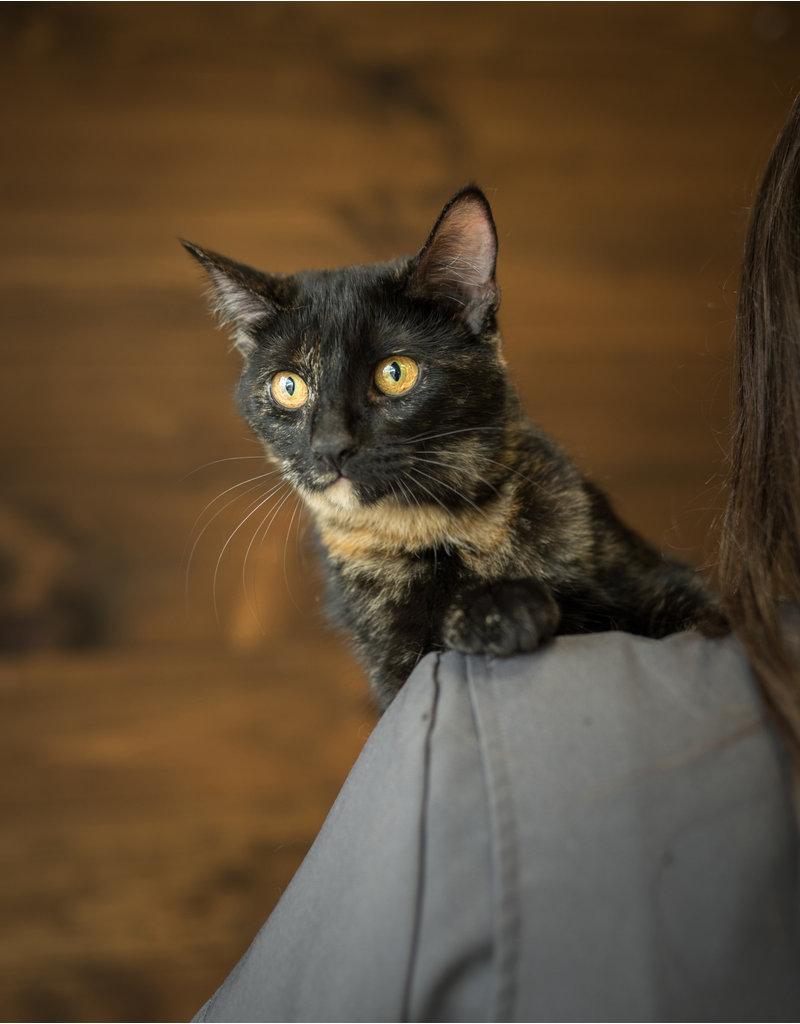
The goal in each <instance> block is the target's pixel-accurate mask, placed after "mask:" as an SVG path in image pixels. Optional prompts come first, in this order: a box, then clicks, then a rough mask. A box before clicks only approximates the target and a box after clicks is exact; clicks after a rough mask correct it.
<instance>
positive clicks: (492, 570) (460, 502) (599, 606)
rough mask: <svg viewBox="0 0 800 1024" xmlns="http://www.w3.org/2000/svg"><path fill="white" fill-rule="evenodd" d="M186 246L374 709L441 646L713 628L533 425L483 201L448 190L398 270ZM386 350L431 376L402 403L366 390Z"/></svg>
mask: <svg viewBox="0 0 800 1024" xmlns="http://www.w3.org/2000/svg"><path fill="white" fill-rule="evenodd" d="M184 244H185V245H186V247H187V248H188V249H189V251H190V252H191V253H192V254H193V255H194V256H195V257H196V259H197V260H199V262H200V263H201V264H202V266H203V267H204V268H205V270H206V271H207V272H208V273H209V275H210V277H211V280H212V282H213V285H214V290H215V294H216V298H217V305H218V309H219V311H220V312H221V314H222V316H223V318H224V320H225V321H226V323H227V324H229V325H230V326H231V327H232V330H233V335H234V338H235V341H236V344H237V346H238V348H239V349H240V351H241V353H242V355H243V356H244V370H243V373H242V377H241V380H240V383H239V386H238V391H237V397H238V403H239V407H240V410H241V412H242V415H243V417H244V418H245V420H246V421H247V422H248V424H249V425H250V427H251V428H252V429H253V431H254V433H255V434H256V436H257V437H258V438H259V439H260V440H261V441H262V442H263V444H264V447H265V449H266V452H267V454H268V456H269V457H270V458H271V459H274V460H275V461H276V462H277V464H278V465H279V466H280V468H281V469H282V471H283V473H284V475H285V477H286V479H287V480H288V481H290V483H291V484H292V485H293V486H294V487H295V488H296V489H297V491H298V492H299V493H300V495H301V496H302V497H303V498H304V500H305V502H306V503H307V505H308V507H309V508H310V509H311V511H312V513H313V518H314V522H315V526H316V530H317V533H318V535H319V539H320V541H321V544H322V549H323V553H324V560H325V563H326V569H327V581H328V592H329V606H330V610H331V613H332V616H333V618H334V620H335V621H336V622H337V623H339V624H340V625H341V626H343V627H344V628H345V629H346V630H347V632H348V633H349V634H350V636H351V638H352V641H353V643H354V645H355V648H356V651H357V652H358V654H359V655H360V657H361V659H362V660H363V662H364V664H365V665H366V668H367V670H368V672H369V677H370V680H371V682H372V685H373V687H374V689H375V692H376V694H377V696H378V700H379V702H380V704H381V706H382V707H386V706H387V705H388V704H389V702H390V701H391V700H392V698H393V697H394V695H395V694H396V692H397V690H398V689H399V688H400V687H401V686H402V684H403V682H404V681H405V679H406V677H407V676H408V674H409V672H410V671H411V669H412V668H413V667H414V665H415V664H416V662H417V661H418V660H419V659H420V658H421V657H422V655H424V654H425V653H426V652H428V651H432V650H442V649H455V650H458V651H463V652H468V653H476V652H481V653H486V654H491V655H510V654H514V653H516V652H520V651H531V650H533V649H535V648H536V647H538V646H539V645H540V644H541V643H543V642H544V641H546V640H547V639H549V638H550V637H552V636H553V635H554V634H556V633H568V632H586V631H595V630H608V629H623V630H629V631H631V632H635V633H640V634H643V635H645V636H651V637H660V636H664V635H666V634H668V633H672V632H675V631H678V630H682V629H685V628H693V627H695V628H697V627H699V628H704V629H717V628H719V626H720V617H719V613H718V611H717V608H716V604H715V601H714V599H713V598H712V597H711V596H710V594H709V592H708V590H707V588H706V586H705V584H704V583H703V582H702V580H701V579H700V578H699V577H698V575H697V574H696V573H695V571H694V570H692V569H690V568H689V567H687V566H685V565H683V564H681V563H679V562H675V561H672V560H668V559H664V558H662V556H661V555H660V554H659V553H658V552H657V551H656V550H655V549H654V548H653V547H651V546H650V545H649V544H647V543H646V542H645V541H644V540H643V539H642V538H640V537H639V536H638V535H637V534H635V533H634V532H633V531H631V530H630V529H629V528H628V527H626V526H625V525H624V524H623V523H621V522H620V520H619V519H618V518H617V517H616V515H615V514H614V512H613V511H612V509H611V507H610V505H609V503H608V501H607V500H606V498H605V497H604V495H603V494H602V493H601V492H600V491H599V490H598V489H597V488H596V487H595V486H593V485H592V484H591V483H590V482H589V481H588V480H587V479H586V478H585V477H584V476H583V474H582V473H581V472H580V471H579V470H578V469H577V468H576V467H575V466H574V465H573V464H572V463H571V462H570V461H569V460H568V459H567V457H566V456H565V455H564V454H563V453H562V452H561V450H560V449H559V448H558V447H557V445H556V444H555V443H554V442H553V441H552V440H550V439H549V438H548V437H547V436H546V435H545V434H543V433H542V432H541V431H540V430H539V429H538V428H537V427H535V426H533V425H532V424H531V423H530V422H529V421H528V420H527V419H525V417H524V416H523V413H522V411H521V408H520V405H519V402H518V400H517V397H516V395H515V393H514V390H513V387H512V386H511V384H510V381H509V377H508V374H507V372H506V366H505V362H504V360H503V356H502V353H501V344H500V334H499V331H498V327H497V321H496V318H495V314H496V311H497V307H498V301H499V293H498V289H497V285H496V283H495V262H496V254H497V235H496V232H495V227H494V222H493V220H492V214H491V211H490V208H489V204H488V202H487V200H486V198H485V196H484V195H483V193H482V192H481V191H480V190H479V189H477V188H475V187H468V188H466V189H464V190H462V191H461V192H459V193H458V194H457V195H456V196H454V197H453V199H452V200H451V201H450V202H449V203H448V204H447V205H446V206H445V208H444V210H443V211H442V213H441V215H440V217H439V219H438V221H437V223H436V225H435V227H434V229H433V231H432V232H431V234H430V237H429V238H428V241H427V242H426V244H425V246H424V247H423V248H422V249H421V251H420V252H419V253H418V254H417V255H416V256H414V257H412V258H410V259H403V260H398V261H395V262H392V263H386V264H378V265H375V266H365V267H346V268H343V269H341V270H332V271H318V272H302V273H298V274H293V275H291V276H277V275H273V274H264V273H262V272H261V271H258V270H254V269H252V268H250V267H247V266H244V265H242V264H240V263H236V262H234V261H232V260H229V259H227V258H226V257H222V256H219V255H217V254H215V253H212V252H209V251H206V250H202V249H199V248H197V247H196V246H194V245H191V244H189V243H184ZM394 356H405V357H410V359H412V360H414V361H415V363H416V364H418V367H419V376H418V378H417V380H416V383H415V384H414V385H413V386H412V387H411V388H410V390H408V391H407V392H406V393H404V394H401V395H399V396H390V395H386V394H383V393H382V391H381V390H380V389H379V387H378V386H377V385H376V382H375V379H374V373H375V368H376V367H377V366H379V365H380V364H382V361H386V360H390V359H391V357H394ZM398 366H399V364H396V363H391V366H390V369H391V373H392V374H396V375H399V370H398ZM286 372H289V373H291V374H292V375H293V376H292V380H291V382H290V383H289V385H288V387H289V388H291V389H296V388H300V387H302V384H303V382H305V384H306V385H307V388H308V394H307V400H306V401H305V404H303V405H301V406H300V407H298V408H293V409H287V408H284V407H283V406H282V405H281V404H279V402H278V401H277V400H276V398H275V397H273V392H272V391H271V382H272V381H273V379H277V378H276V375H280V374H282V373H286ZM298 378H299V381H298ZM284 380H285V378H284ZM295 393H296V394H298V395H300V392H298V391H295Z"/></svg>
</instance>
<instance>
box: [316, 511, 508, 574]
mask: <svg viewBox="0 0 800 1024" xmlns="http://www.w3.org/2000/svg"><path fill="white" fill-rule="evenodd" d="M316 519H317V524H316V525H317V531H318V534H319V538H320V540H321V542H322V545H323V547H324V548H325V550H326V552H327V555H328V559H329V561H330V563H331V564H332V566H333V567H334V569H335V571H337V572H338V573H339V574H340V575H342V576H343V577H345V578H347V579H350V580H356V579H358V578H361V579H363V580H365V581H367V580H369V581H378V582H382V583H385V584H389V583H390V582H391V581H394V586H393V589H396V590H406V589H407V588H408V587H409V586H411V585H413V583H414V582H415V581H417V580H419V579H430V578H431V577H432V576H436V575H446V576H449V575H451V574H452V573H453V572H454V571H457V570H458V569H459V568H460V569H463V570H466V571H469V572H470V573H471V574H472V575H476V576H479V577H480V576H483V575H484V573H485V572H490V571H496V569H497V566H498V564H499V563H503V564H505V563H507V562H508V561H509V559H510V558H511V556H512V554H513V550H514V543H513V533H514V531H513V515H512V509H511V507H510V501H509V500H507V499H506V498H504V497H503V496H500V497H499V499H498V500H497V501H495V502H493V503H491V504H490V505H488V506H487V507H485V508H474V509H473V508H469V509H466V510H464V511H462V512H461V513H458V514H453V513H450V512H447V511H445V510H442V509H439V508H438V507H435V506H431V507H423V508H406V507H403V506H397V505H394V504H390V503H385V504H383V505H378V506H375V507H373V508H369V509H358V510H356V512H354V513H353V512H351V514H350V515H348V516H330V517H328V516H324V515H321V516H317V517H316Z"/></svg>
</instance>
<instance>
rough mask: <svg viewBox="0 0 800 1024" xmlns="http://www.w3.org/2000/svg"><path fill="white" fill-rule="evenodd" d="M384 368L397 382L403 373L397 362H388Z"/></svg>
mask: <svg viewBox="0 0 800 1024" xmlns="http://www.w3.org/2000/svg"><path fill="white" fill-rule="evenodd" d="M386 370H387V372H388V374H389V376H390V377H391V378H392V380H393V381H394V382H395V383H397V381H399V380H400V377H401V376H402V373H403V371H402V370H401V369H400V364H399V363H389V365H388V366H387V367H386Z"/></svg>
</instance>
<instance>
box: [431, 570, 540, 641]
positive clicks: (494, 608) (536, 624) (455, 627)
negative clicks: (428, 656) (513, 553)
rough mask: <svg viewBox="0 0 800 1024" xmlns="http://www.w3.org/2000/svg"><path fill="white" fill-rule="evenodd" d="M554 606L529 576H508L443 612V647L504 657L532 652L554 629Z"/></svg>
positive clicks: (467, 595) (478, 590) (472, 593)
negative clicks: (518, 578) (510, 577)
mask: <svg viewBox="0 0 800 1024" xmlns="http://www.w3.org/2000/svg"><path fill="white" fill-rule="evenodd" d="M558 621H559V610H558V605H557V604H556V603H555V600H554V599H553V597H552V595H551V594H550V592H549V591H548V590H547V589H546V588H545V587H543V586H542V585H541V584H539V583H537V582H536V581H534V580H507V581H502V582H499V583H493V584H489V585H487V586H484V587H481V588H479V589H476V590H473V591H470V592H468V593H467V594H465V595H464V596H463V597H462V598H461V599H460V600H459V601H458V602H457V603H455V604H454V605H453V606H452V607H451V608H450V610H449V611H448V613H447V615H446V616H445V620H444V624H443V630H442V639H443V641H444V645H445V647H448V648H450V649H451V650H455V651H460V652H461V653H462V654H492V655H495V656H497V657H508V656H509V655H511V654H519V653H522V652H525V651H534V650H536V648H537V647H539V646H540V645H541V644H542V643H543V642H544V641H545V640H549V639H550V637H551V636H553V634H554V633H555V631H556V628H557V626H558Z"/></svg>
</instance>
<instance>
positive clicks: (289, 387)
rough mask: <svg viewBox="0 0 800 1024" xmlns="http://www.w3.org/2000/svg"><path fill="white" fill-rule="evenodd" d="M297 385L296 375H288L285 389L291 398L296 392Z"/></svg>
mask: <svg viewBox="0 0 800 1024" xmlns="http://www.w3.org/2000/svg"><path fill="white" fill-rule="evenodd" d="M296 387H297V385H296V384H295V380H294V377H286V379H285V380H284V382H283V390H284V391H285V392H286V394H287V395H288V396H289V398H291V397H292V395H293V394H294V392H295V388H296Z"/></svg>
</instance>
